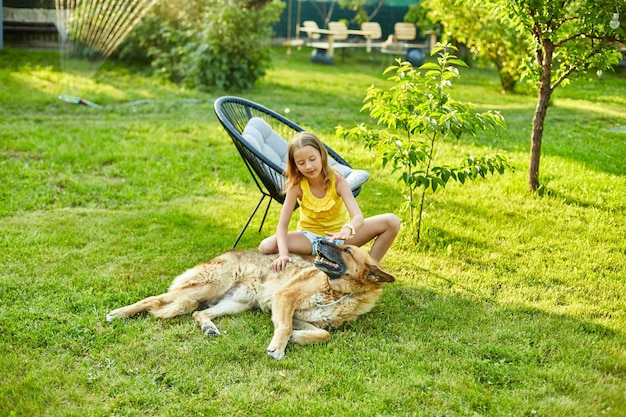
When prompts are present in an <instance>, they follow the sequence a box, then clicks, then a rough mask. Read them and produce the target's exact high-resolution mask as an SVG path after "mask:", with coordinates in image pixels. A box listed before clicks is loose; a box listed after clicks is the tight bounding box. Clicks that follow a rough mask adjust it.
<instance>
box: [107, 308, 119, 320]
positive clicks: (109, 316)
mask: <svg viewBox="0 0 626 417" xmlns="http://www.w3.org/2000/svg"><path fill="white" fill-rule="evenodd" d="M115 312H116V310H113V311H110V312H109V313H108V314H107V315H106V321H107V323H111V322H112V321H113V320H115V319H117V318H119V316H118V315H117V314H115Z"/></svg>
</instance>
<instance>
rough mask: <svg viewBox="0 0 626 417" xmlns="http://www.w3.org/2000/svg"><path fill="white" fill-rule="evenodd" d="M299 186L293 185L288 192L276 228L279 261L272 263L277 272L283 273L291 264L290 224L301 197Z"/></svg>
mask: <svg viewBox="0 0 626 417" xmlns="http://www.w3.org/2000/svg"><path fill="white" fill-rule="evenodd" d="M299 190H300V186H299V185H292V186H291V187H289V189H288V190H287V194H286V195H285V201H284V203H283V208H282V209H281V211H280V217H279V219H278V226H276V245H277V246H278V259H276V260H275V261H274V262H272V269H273V270H274V271H275V272H279V271H282V270H283V269H284V268H285V266H286V265H287V263H289V262H291V257H290V256H289V241H288V238H287V233H288V232H289V222H290V221H291V215H292V213H293V211H294V209H295V208H296V203H297V198H298V196H299Z"/></svg>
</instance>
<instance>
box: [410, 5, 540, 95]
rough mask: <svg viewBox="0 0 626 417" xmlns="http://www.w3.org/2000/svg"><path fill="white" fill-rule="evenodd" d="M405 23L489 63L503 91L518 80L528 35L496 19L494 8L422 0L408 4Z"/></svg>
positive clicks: (508, 21) (510, 22) (526, 48)
mask: <svg viewBox="0 0 626 417" xmlns="http://www.w3.org/2000/svg"><path fill="white" fill-rule="evenodd" d="M405 20H407V21H411V22H416V24H417V25H418V26H420V28H421V29H422V30H431V29H434V30H437V31H438V32H441V34H442V40H448V41H454V42H455V43H460V44H463V45H465V46H466V47H467V48H469V51H470V52H471V55H472V57H473V58H474V59H477V60H479V61H489V62H492V63H493V64H494V65H495V66H496V68H497V70H498V75H499V76H500V85H501V86H502V89H503V90H504V91H513V90H514V89H515V85H516V83H517V82H518V81H519V79H520V78H521V69H520V67H521V65H522V63H523V62H524V57H525V55H526V51H527V50H528V35H527V34H525V33H521V32H520V31H518V30H516V27H515V25H514V24H513V22H512V21H511V20H503V19H500V18H499V16H498V14H497V9H496V8H495V7H493V4H490V2H489V1H487V2H485V1H483V0H422V1H420V2H419V3H418V4H415V5H412V6H411V7H410V8H409V12H408V13H407V15H406V16H405Z"/></svg>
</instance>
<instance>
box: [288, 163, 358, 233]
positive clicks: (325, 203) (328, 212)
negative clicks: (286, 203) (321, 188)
mask: <svg viewBox="0 0 626 417" xmlns="http://www.w3.org/2000/svg"><path fill="white" fill-rule="evenodd" d="M336 185H337V177H336V174H335V173H334V172H333V173H332V175H331V178H330V186H329V187H328V190H326V195H325V196H324V197H322V198H317V197H315V196H314V195H313V193H312V192H311V188H310V187H309V181H308V180H307V179H306V178H303V179H302V181H300V187H301V188H302V198H301V199H298V204H299V205H300V221H299V222H298V230H306V231H308V232H311V233H315V234H316V235H320V236H324V232H331V233H336V232H338V231H339V230H341V227H342V226H343V225H344V224H346V223H348V222H349V221H350V213H349V212H348V209H347V208H346V205H345V204H344V202H343V199H342V198H341V196H340V195H339V194H337V186H336Z"/></svg>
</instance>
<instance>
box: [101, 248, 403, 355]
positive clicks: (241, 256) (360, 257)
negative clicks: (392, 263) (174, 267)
mask: <svg viewBox="0 0 626 417" xmlns="http://www.w3.org/2000/svg"><path fill="white" fill-rule="evenodd" d="M318 252H319V256H318V258H317V259H316V260H315V262H314V263H313V264H311V262H310V261H307V260H305V259H303V258H302V257H300V256H292V259H293V262H292V263H290V264H289V265H288V266H287V268H286V269H285V270H283V271H282V272H279V273H275V272H273V271H272V268H271V266H270V265H271V263H272V260H273V259H274V258H275V256H273V255H262V254H260V253H257V252H244V251H229V252H226V253H224V254H223V255H220V256H218V257H217V258H215V259H213V260H212V261H210V262H206V263H201V264H199V265H197V266H196V267H195V268H192V269H189V270H188V271H186V272H185V273H183V274H182V275H180V276H178V277H177V278H176V279H174V281H173V282H172V285H171V286H170V288H169V291H168V292H166V293H165V294H161V295H157V296H153V297H148V298H146V299H144V300H142V301H139V302H137V303H135V304H132V305H129V306H127V307H122V308H119V309H117V310H113V311H111V312H110V313H109V314H107V316H106V319H107V321H112V320H113V319H116V318H126V317H129V316H132V315H134V314H137V313H140V312H142V311H149V312H150V313H152V314H153V315H155V316H156V317H160V318H171V317H176V316H180V315H182V314H187V313H190V312H192V311H194V310H196V309H197V308H198V307H199V306H200V304H201V303H209V304H211V307H209V308H207V309H205V310H201V311H196V312H195V313H193V318H194V319H195V320H196V321H197V322H198V324H199V325H200V327H201V328H202V331H203V332H204V333H205V334H206V335H215V336H217V335H219V334H220V333H219V331H218V329H217V327H215V325H214V324H213V322H212V320H213V319H214V318H216V317H220V316H223V315H226V314H233V313H239V312H241V311H245V310H248V309H250V308H254V307H256V308H260V309H261V310H262V311H264V312H268V311H270V310H271V311H272V322H273V323H274V337H273V338H272V341H271V342H270V344H269V346H268V348H267V353H268V354H269V355H270V356H272V357H273V358H275V359H279V360H280V359H282V358H283V357H284V356H285V348H286V346H287V342H288V341H289V340H290V339H291V340H292V341H293V342H295V343H299V344H308V343H315V342H320V341H324V340H328V339H329V338H330V333H328V331H326V330H324V329H323V328H325V327H337V326H339V325H341V324H342V323H344V322H345V321H349V320H354V319H356V318H357V317H358V316H360V315H361V314H364V313H367V312H368V311H370V310H371V309H372V307H373V306H374V303H376V300H378V298H379V297H380V294H381V293H382V289H383V283H384V282H393V281H394V280H395V279H394V277H393V276H392V275H391V274H389V273H387V272H385V271H384V270H383V269H382V268H381V267H380V266H379V265H378V263H377V262H376V261H374V260H373V259H372V258H371V257H370V256H369V255H368V254H367V253H366V252H365V251H364V250H362V249H360V248H358V247H356V246H349V245H344V246H336V245H334V244H332V243H328V242H321V243H320V244H319V245H318Z"/></svg>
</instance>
